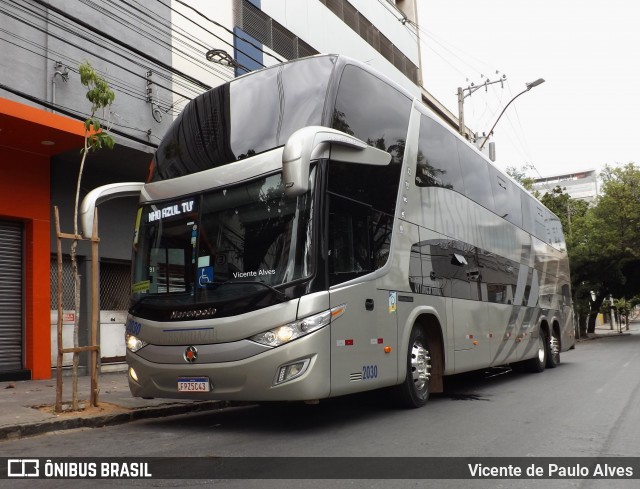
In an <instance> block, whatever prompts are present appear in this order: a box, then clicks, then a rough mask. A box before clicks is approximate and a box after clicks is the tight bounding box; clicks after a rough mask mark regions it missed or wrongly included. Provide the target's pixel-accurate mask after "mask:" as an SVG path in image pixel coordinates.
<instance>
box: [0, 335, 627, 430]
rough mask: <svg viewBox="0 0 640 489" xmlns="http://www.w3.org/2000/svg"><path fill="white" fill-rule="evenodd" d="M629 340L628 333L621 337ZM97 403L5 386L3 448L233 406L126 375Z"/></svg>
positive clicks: (31, 384)
mask: <svg viewBox="0 0 640 489" xmlns="http://www.w3.org/2000/svg"><path fill="white" fill-rule="evenodd" d="M619 334H620V333H618V331H617V330H611V329H610V328H609V325H608V324H605V325H604V326H600V327H598V328H596V332H595V334H592V335H590V337H589V338H585V339H583V340H581V341H589V340H595V339H601V338H604V337H606V336H612V335H619ZM622 334H624V332H623V333H622ZM71 389H72V379H71V377H68V376H64V377H63V396H62V401H63V408H66V409H68V408H70V404H71V400H72V390H71ZM98 389H99V394H98V403H97V406H90V403H89V402H88V399H89V393H90V378H89V376H81V377H79V378H78V399H79V400H80V403H79V407H80V408H84V409H81V410H78V411H71V410H68V411H67V410H66V409H63V412H62V413H60V414H56V413H55V412H54V407H55V402H56V379H55V377H54V378H52V379H48V380H26V381H15V382H11V381H9V382H0V442H1V441H5V440H12V439H17V438H21V437H26V436H33V435H38V434H42V433H47V432H51V431H59V430H67V429H74V428H97V427H101V426H108V425H114V424H121V423H127V422H130V421H136V420H139V419H145V418H159V417H163V416H172V415H177V414H185V413H190V412H197V411H210V410H216V409H222V408H224V407H227V406H229V403H227V402H223V401H182V400H172V399H141V398H136V397H132V396H131V393H130V392H129V386H128V382H127V373H126V371H125V370H122V371H119V372H110V373H102V374H100V375H99V377H98Z"/></svg>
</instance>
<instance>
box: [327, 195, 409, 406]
mask: <svg viewBox="0 0 640 489" xmlns="http://www.w3.org/2000/svg"><path fill="white" fill-rule="evenodd" d="M329 220H330V225H329V227H330V232H329V240H328V245H329V277H330V284H331V285H332V288H331V289H330V294H329V297H330V298H329V300H330V303H331V307H332V308H333V307H336V306H339V305H341V304H346V306H347V307H346V311H345V312H344V314H343V315H342V316H340V317H339V318H337V319H336V320H335V321H334V322H333V323H332V325H331V394H332V395H339V394H345V393H349V392H357V391H364V390H370V389H373V388H376V387H381V386H384V385H392V384H394V383H395V382H396V379H397V329H398V325H397V318H396V301H397V294H396V292H390V291H388V290H379V289H378V288H377V287H376V280H375V279H371V280H368V279H367V275H369V274H370V273H371V272H373V271H374V270H375V269H376V268H377V267H379V266H381V265H382V264H384V261H385V259H386V257H384V258H383V257H382V256H381V255H384V253H385V251H384V250H385V249H387V251H388V243H389V242H390V239H391V225H392V219H389V220H388V221H389V222H388V226H387V225H386V218H385V217H384V216H381V213H379V212H377V211H375V210H373V209H372V208H371V207H370V206H367V205H362V204H360V203H355V202H353V201H350V200H348V199H344V198H342V197H339V196H335V195H333V196H332V201H331V205H330V217H329ZM387 227H388V229H387ZM385 243H386V244H385ZM387 254H388V253H387ZM360 278H361V281H360V282H356V283H354V280H355V281H357V280H359V279H360ZM346 282H351V285H346V284H345V286H344V287H341V286H340V284H342V283H346ZM385 349H386V350H387V352H385Z"/></svg>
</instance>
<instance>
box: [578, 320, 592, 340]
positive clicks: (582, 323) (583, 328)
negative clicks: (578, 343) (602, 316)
mask: <svg viewBox="0 0 640 489" xmlns="http://www.w3.org/2000/svg"><path fill="white" fill-rule="evenodd" d="M588 317H589V316H588V314H580V315H579V316H578V329H579V330H580V338H586V337H587V318H588Z"/></svg>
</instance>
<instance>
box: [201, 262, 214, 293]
mask: <svg viewBox="0 0 640 489" xmlns="http://www.w3.org/2000/svg"><path fill="white" fill-rule="evenodd" d="M212 283H213V267H200V268H198V288H199V289H201V288H203V287H206V286H207V284H212Z"/></svg>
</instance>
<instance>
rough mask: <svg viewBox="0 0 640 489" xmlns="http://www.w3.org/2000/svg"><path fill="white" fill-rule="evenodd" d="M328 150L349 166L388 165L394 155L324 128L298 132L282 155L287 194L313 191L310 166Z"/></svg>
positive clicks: (316, 127) (333, 158)
mask: <svg viewBox="0 0 640 489" xmlns="http://www.w3.org/2000/svg"><path fill="white" fill-rule="evenodd" d="M328 149H330V150H331V159H332V160H334V161H342V162H345V163H356V164H361V165H379V166H386V165H388V164H389V163H390V162H391V155H390V154H389V153H387V152H386V151H382V150H381V149H377V148H374V147H373V146H369V145H368V144H367V143H365V142H364V141H361V140H360V139H358V138H355V137H353V136H350V135H349V134H346V133H344V132H342V131H338V130H336V129H331V128H328V127H323V126H308V127H304V128H302V129H299V130H297V131H296V132H294V133H293V134H292V135H291V136H289V139H288V140H287V143H286V144H285V145H284V151H283V153H282V176H283V179H284V193H285V195H287V196H288V197H296V196H298V195H302V194H304V193H305V192H306V191H307V190H309V166H310V164H311V161H313V160H315V159H318V158H320V157H321V155H323V154H324V153H325V152H326V151H327V150H328Z"/></svg>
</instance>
